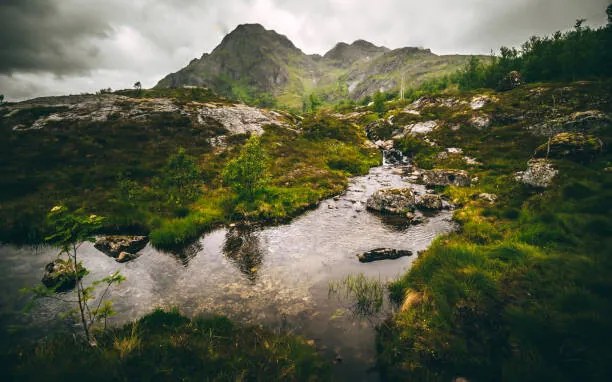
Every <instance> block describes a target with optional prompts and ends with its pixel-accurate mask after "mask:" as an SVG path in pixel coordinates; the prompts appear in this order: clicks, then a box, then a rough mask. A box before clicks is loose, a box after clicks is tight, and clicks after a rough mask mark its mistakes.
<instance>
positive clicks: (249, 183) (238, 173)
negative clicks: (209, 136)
mask: <svg viewBox="0 0 612 382" xmlns="http://www.w3.org/2000/svg"><path fill="white" fill-rule="evenodd" d="M222 176H223V181H224V182H225V183H226V184H227V185H229V186H230V187H231V188H232V189H234V191H236V192H237V193H238V195H240V197H242V198H246V199H249V200H252V199H253V198H254V196H255V193H256V192H257V191H259V190H260V189H261V188H262V187H264V186H265V185H266V183H267V182H268V176H267V157H266V153H265V151H264V148H263V147H262V145H261V140H260V139H259V137H258V136H256V135H253V136H251V137H250V138H249V140H248V141H247V142H246V144H245V145H244V146H243V147H242V149H241V150H240V154H239V155H238V157H237V158H235V159H232V160H231V161H229V163H228V164H227V165H226V166H225V169H223V174H222Z"/></svg>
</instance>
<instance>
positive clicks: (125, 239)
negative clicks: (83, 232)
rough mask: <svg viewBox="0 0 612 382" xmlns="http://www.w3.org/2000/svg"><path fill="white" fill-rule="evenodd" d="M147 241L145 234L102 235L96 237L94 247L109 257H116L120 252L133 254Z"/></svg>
mask: <svg viewBox="0 0 612 382" xmlns="http://www.w3.org/2000/svg"><path fill="white" fill-rule="evenodd" d="M148 242H149V239H148V238H147V237H146V236H119V235H117V236H104V237H99V238H98V239H96V242H95V244H94V247H95V248H96V249H97V250H99V251H101V252H104V253H105V254H107V255H108V256H110V257H114V258H117V257H118V256H119V254H120V253H121V252H128V253H130V254H134V253H136V252H138V251H140V250H141V249H143V248H144V247H145V246H146V245H147V243H148Z"/></svg>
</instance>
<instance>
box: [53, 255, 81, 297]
mask: <svg viewBox="0 0 612 382" xmlns="http://www.w3.org/2000/svg"><path fill="white" fill-rule="evenodd" d="M77 270H78V271H77V272H75V269H74V264H73V263H72V261H70V260H65V259H60V258H58V259H55V260H53V261H52V262H50V263H49V264H47V265H46V266H45V274H44V275H43V278H42V283H43V284H44V285H45V286H46V287H47V288H52V289H55V291H56V292H65V291H67V290H70V289H72V288H74V287H75V286H76V282H77V278H78V279H79V280H80V279H82V278H83V276H85V275H86V274H87V270H86V269H85V268H84V267H83V265H82V264H81V263H78V264H77Z"/></svg>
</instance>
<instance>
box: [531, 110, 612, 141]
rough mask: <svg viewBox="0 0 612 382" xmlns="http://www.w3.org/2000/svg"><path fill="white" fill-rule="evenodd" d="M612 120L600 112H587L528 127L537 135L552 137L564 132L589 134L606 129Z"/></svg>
mask: <svg viewBox="0 0 612 382" xmlns="http://www.w3.org/2000/svg"><path fill="white" fill-rule="evenodd" d="M611 124H612V119H611V118H610V117H608V116H607V115H606V114H604V113H602V112H601V111H599V110H587V111H581V112H576V113H572V114H569V115H565V116H562V117H559V118H553V119H548V120H546V121H544V122H542V123H538V124H535V125H531V126H529V127H527V129H528V130H530V131H531V132H532V133H533V134H535V135H543V136H551V135H554V134H557V133H562V132H580V133H589V132H594V131H598V130H600V129H603V128H606V127H608V126H610V125H611Z"/></svg>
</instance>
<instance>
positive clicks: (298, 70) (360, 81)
mask: <svg viewBox="0 0 612 382" xmlns="http://www.w3.org/2000/svg"><path fill="white" fill-rule="evenodd" d="M468 59H469V56H460V55H449V56H438V55H436V54H433V53H432V52H431V51H429V50H427V49H420V48H400V49H394V50H390V49H388V48H385V47H378V46H375V45H374V44H372V43H370V42H367V41H364V40H357V41H355V42H353V43H352V44H346V43H338V44H336V46H334V47H333V48H332V49H331V50H330V51H328V52H327V53H325V54H324V55H323V56H322V57H321V56H319V55H306V54H304V53H303V52H302V51H301V50H300V49H298V48H296V47H295V46H294V45H293V43H292V42H291V41H289V39H287V37H285V36H283V35H280V34H278V33H276V32H275V31H273V30H266V29H265V28H264V27H263V26H261V25H259V24H243V25H239V26H238V27H237V28H236V29H235V30H234V31H232V32H231V33H229V34H228V35H227V36H225V37H224V38H223V40H222V41H221V43H220V44H219V45H218V46H217V47H216V48H215V49H214V50H213V51H212V52H211V53H210V54H208V53H205V54H203V55H202V57H200V58H199V59H194V60H192V61H191V62H190V63H189V64H188V65H187V66H186V67H185V68H183V69H181V70H179V71H178V72H176V73H172V74H169V75H167V76H166V77H164V78H163V79H162V80H160V81H159V83H158V84H157V85H156V87H157V88H171V87H183V86H205V87H209V88H211V89H213V90H214V91H216V92H217V93H219V94H221V95H224V96H227V97H230V98H235V99H241V100H244V101H251V102H254V101H255V103H257V102H256V101H257V100H259V102H264V101H266V100H268V99H269V98H270V96H271V97H272V98H273V99H274V100H276V101H277V102H278V104H279V105H281V106H285V107H290V108H293V109H298V110H299V109H301V107H302V100H303V99H304V97H305V96H308V95H310V94H311V93H314V94H316V95H317V96H318V97H320V98H322V99H324V100H326V101H330V102H331V101H335V100H339V99H345V98H350V99H353V100H358V99H360V98H363V97H364V96H367V95H372V94H373V93H375V92H376V91H397V90H399V88H400V84H401V81H402V76H403V77H404V80H405V86H407V87H408V86H416V85H418V84H420V83H422V82H423V81H425V80H427V79H429V78H432V77H435V76H439V75H443V74H449V73H451V72H453V71H456V70H457V69H458V68H460V67H462V66H463V65H465V63H466V62H467V60H468ZM266 97H268V98H266Z"/></svg>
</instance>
